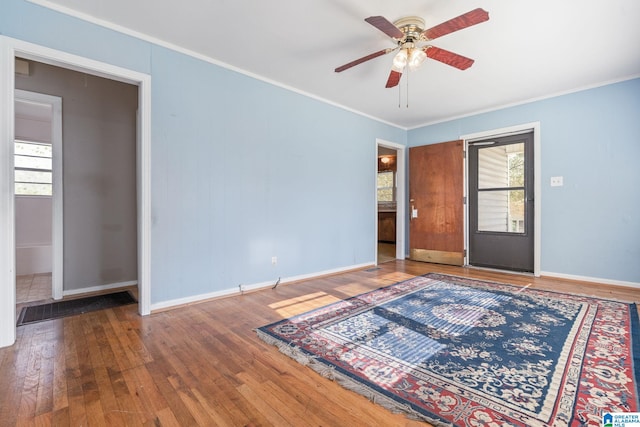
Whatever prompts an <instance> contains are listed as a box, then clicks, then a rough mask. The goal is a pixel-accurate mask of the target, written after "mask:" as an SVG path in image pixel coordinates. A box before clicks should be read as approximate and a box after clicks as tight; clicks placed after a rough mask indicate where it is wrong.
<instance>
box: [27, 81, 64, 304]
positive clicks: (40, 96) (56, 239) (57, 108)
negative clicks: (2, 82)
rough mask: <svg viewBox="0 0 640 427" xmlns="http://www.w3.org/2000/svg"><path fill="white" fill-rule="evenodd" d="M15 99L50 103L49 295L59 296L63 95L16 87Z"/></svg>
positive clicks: (62, 192)
mask: <svg viewBox="0 0 640 427" xmlns="http://www.w3.org/2000/svg"><path fill="white" fill-rule="evenodd" d="M15 100H20V101H26V102H34V103H37V104H45V105H49V106H51V112H52V114H51V147H52V149H53V165H52V170H53V192H52V194H53V196H52V204H53V209H52V212H53V215H52V219H51V224H52V227H51V229H52V236H51V237H52V239H51V241H52V251H53V267H52V271H51V295H52V296H53V299H61V298H62V284H63V283H64V272H63V259H64V257H63V249H64V244H63V238H64V233H63V230H64V228H63V227H64V221H63V218H64V217H63V215H64V212H63V205H62V201H63V194H64V189H63V187H62V185H63V182H62V98H60V97H59V96H52V95H45V94H44V93H37V92H29V91H26V90H20V89H16V90H15Z"/></svg>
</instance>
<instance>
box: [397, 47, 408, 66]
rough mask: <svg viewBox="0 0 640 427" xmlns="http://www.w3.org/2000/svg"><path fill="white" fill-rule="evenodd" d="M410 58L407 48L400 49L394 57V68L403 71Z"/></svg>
mask: <svg viewBox="0 0 640 427" xmlns="http://www.w3.org/2000/svg"><path fill="white" fill-rule="evenodd" d="M408 60H409V55H408V54H407V49H400V51H399V52H398V53H396V56H395V57H394V58H393V68H394V69H395V70H396V71H402V70H403V69H404V67H405V66H406V65H407V61H408Z"/></svg>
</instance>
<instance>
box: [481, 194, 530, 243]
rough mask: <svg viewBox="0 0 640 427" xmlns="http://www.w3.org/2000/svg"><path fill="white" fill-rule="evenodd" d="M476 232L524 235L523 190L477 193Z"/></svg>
mask: <svg viewBox="0 0 640 427" xmlns="http://www.w3.org/2000/svg"><path fill="white" fill-rule="evenodd" d="M478 231H495V232H503V233H524V232H525V218H524V190H504V191H480V192H478Z"/></svg>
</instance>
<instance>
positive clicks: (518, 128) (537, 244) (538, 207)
mask: <svg viewBox="0 0 640 427" xmlns="http://www.w3.org/2000/svg"><path fill="white" fill-rule="evenodd" d="M528 131H533V163H534V164H533V175H534V177H533V185H534V188H533V199H534V219H533V228H534V232H533V275H534V276H536V277H540V254H541V247H542V246H541V236H542V233H541V229H540V227H541V224H542V217H541V215H542V197H541V194H542V186H541V185H542V184H541V183H542V177H541V172H542V167H541V164H540V159H541V154H540V122H531V123H524V124H521V125H515V126H509V127H504V128H500V129H493V130H488V131H483V132H476V133H471V134H467V135H462V136H460V139H463V140H464V149H465V152H466V153H468V152H469V142H473V141H477V140H480V139H486V138H498V137H501V136H509V135H515V134H519V133H524V132H528ZM464 169H465V170H464V174H465V176H464V189H465V190H464V193H465V197H467V200H468V182H467V177H468V176H469V162H468V161H465V166H464ZM464 229H465V247H466V248H468V247H469V204H468V203H467V204H466V206H465V227H464ZM468 262H469V261H468V257H465V265H466V264H468Z"/></svg>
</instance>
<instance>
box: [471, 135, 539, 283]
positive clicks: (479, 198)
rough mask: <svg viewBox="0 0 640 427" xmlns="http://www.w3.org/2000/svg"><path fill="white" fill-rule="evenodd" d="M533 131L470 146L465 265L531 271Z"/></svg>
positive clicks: (532, 245) (532, 256) (478, 142)
mask: <svg viewBox="0 0 640 427" xmlns="http://www.w3.org/2000/svg"><path fill="white" fill-rule="evenodd" d="M533 171H534V168H533V132H530V133H525V134H519V135H511V136H506V137H501V138H492V139H487V140H483V141H474V142H471V143H469V264H471V265H475V266H480V267H490V268H499V269H508V270H515V271H525V272H533V268H534V230H533V226H534V218H533V216H534V200H533V194H534V181H533Z"/></svg>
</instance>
